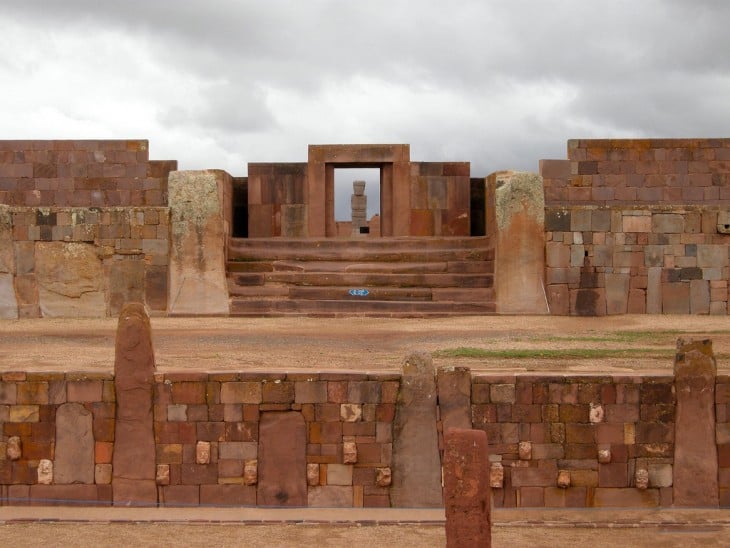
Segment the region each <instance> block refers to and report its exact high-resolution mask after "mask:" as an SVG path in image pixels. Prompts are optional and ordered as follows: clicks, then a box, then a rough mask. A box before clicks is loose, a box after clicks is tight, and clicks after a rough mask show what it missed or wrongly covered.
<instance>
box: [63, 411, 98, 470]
mask: <svg viewBox="0 0 730 548" xmlns="http://www.w3.org/2000/svg"><path fill="white" fill-rule="evenodd" d="M92 422H93V421H92V416H91V411H89V410H88V409H86V408H85V407H84V406H83V405H81V404H80V403H64V404H63V405H61V406H59V407H58V410H57V411H56V450H55V463H54V474H55V479H56V483H60V484H63V483H94V433H93V429H92Z"/></svg>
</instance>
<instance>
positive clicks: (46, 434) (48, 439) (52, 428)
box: [30, 421, 56, 443]
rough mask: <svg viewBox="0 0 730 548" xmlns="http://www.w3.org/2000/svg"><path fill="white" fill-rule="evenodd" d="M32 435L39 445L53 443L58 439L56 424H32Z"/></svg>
mask: <svg viewBox="0 0 730 548" xmlns="http://www.w3.org/2000/svg"><path fill="white" fill-rule="evenodd" d="M30 429H31V435H32V438H33V440H34V441H36V442H37V443H52V442H53V441H55V438H56V425H55V421H54V422H50V421H49V422H36V423H33V424H31V426H30Z"/></svg>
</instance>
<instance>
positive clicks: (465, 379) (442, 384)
mask: <svg viewBox="0 0 730 548" xmlns="http://www.w3.org/2000/svg"><path fill="white" fill-rule="evenodd" d="M436 381H437V385H438V405H439V415H440V416H441V424H442V431H443V432H446V431H447V430H448V429H449V428H463V429H471V370H470V369H469V368H468V367H439V370H438V373H437V374H436Z"/></svg>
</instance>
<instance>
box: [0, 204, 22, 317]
mask: <svg viewBox="0 0 730 548" xmlns="http://www.w3.org/2000/svg"><path fill="white" fill-rule="evenodd" d="M14 274H15V254H14V252H13V217H12V215H11V214H10V208H9V207H8V206H6V205H4V204H0V319H4V320H14V319H16V318H17V317H18V299H17V297H16V296H15V286H14V283H13V278H14Z"/></svg>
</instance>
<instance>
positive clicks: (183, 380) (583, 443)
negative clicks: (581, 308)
mask: <svg viewBox="0 0 730 548" xmlns="http://www.w3.org/2000/svg"><path fill="white" fill-rule="evenodd" d="M458 369H459V368H457V375H462V376H463V375H466V376H465V377H464V378H465V379H466V391H465V392H464V390H449V389H448V388H446V389H445V388H444V383H443V382H442V380H441V379H440V377H441V376H442V375H444V374H449V373H450V372H452V370H453V368H450V369H449V370H448V371H446V373H444V370H439V372H438V376H439V383H438V392H439V396H438V398H439V407H440V419H439V421H438V422H437V423H435V424H434V425H433V428H434V430H438V440H439V447H440V448H441V450H443V439H442V435H441V432H442V431H443V430H444V428H445V427H447V426H450V425H454V424H453V422H454V420H455V419H454V417H455V415H458V414H459V413H462V414H465V416H466V417H467V420H468V421H469V423H468V424H466V425H462V426H467V427H472V426H473V428H475V429H479V430H483V431H485V432H486V434H487V438H488V443H489V452H490V461H491V463H492V464H491V468H492V469H491V475H492V479H491V482H492V496H493V505H494V506H495V507H542V506H544V507H612V506H617V507H667V506H671V505H672V504H673V503H674V502H676V501H674V498H673V489H674V481H675V480H676V479H677V475H678V474H680V471H678V470H677V469H676V466H675V464H674V463H675V455H676V454H677V453H676V452H677V450H678V449H677V448H676V446H675V440H676V439H677V436H678V435H679V434H678V433H676V432H675V417H676V416H677V412H678V411H677V390H678V389H677V388H676V384H675V379H674V378H673V377H672V376H671V375H612V376H611V375H600V374H595V375H581V376H564V375H559V374H550V375H522V374H520V375H494V374H476V373H475V374H471V373H470V372H469V371H468V369H462V370H461V371H458ZM0 379H2V380H1V381H0V504H4V505H7V504H10V505H13V504H29V503H34V502H33V501H35V503H36V504H49V503H52V504H53V503H56V504H64V503H73V501H76V502H85V503H88V504H93V503H101V504H111V501H112V485H111V482H112V474H113V471H112V454H113V450H114V432H115V416H116V413H117V412H118V411H117V410H116V407H115V382H114V377H113V375H111V374H100V373H90V372H77V373H30V372H28V373H25V372H6V373H3V374H2V376H1V377H0ZM462 380H463V379H462ZM713 386H714V389H715V390H714V392H715V395H714V404H715V405H714V412H715V416H716V421H717V423H716V426H715V430H714V438H713V440H712V441H711V443H713V445H716V449H717V463H718V465H719V470H718V471H717V473H716V478H717V482H718V483H717V487H716V488H715V494H716V495H717V498H716V500H719V505H720V506H722V507H730V376H727V375H719V376H717V378H716V380H714V385H713ZM402 389H403V386H402V377H401V375H400V374H398V373H382V374H374V375H366V374H348V373H324V372H323V373H316V372H312V373H297V374H293V373H289V374H272V373H257V372H247V373H235V372H225V373H224V372H221V373H183V372H180V373H175V372H169V373H157V374H155V377H154V400H153V403H154V407H153V412H154V423H153V429H154V441H155V453H156V457H155V463H154V465H155V469H156V472H157V480H156V483H157V486H158V487H157V489H158V501H159V503H160V504H162V505H168V506H175V505H198V504H201V505H233V506H236V505H256V504H258V505H269V504H277V505H278V504H287V503H288V504H293V505H302V506H334V507H352V506H365V507H371V506H389V505H390V504H391V501H394V502H393V505H397V500H398V499H397V498H394V491H393V489H394V487H393V486H394V485H396V484H397V483H398V480H399V479H400V478H398V468H396V467H395V465H394V460H395V459H396V455H394V452H395V451H396V445H395V443H394V441H395V440H394V436H397V432H396V431H395V429H394V417H395V415H396V413H397V407H398V393H399V390H402ZM465 394H466V396H465ZM464 397H466V400H464ZM434 399H435V398H434ZM464 401H466V406H464ZM420 414H421V415H423V413H420ZM292 418H293V419H295V423H296V425H295V428H294V430H293V431H292V430H291V428H292V427H291V419H292ZM693 420H694V421H696V420H697V419H696V417H695V419H693ZM421 424H422V423H420V422H419V428H420V427H421ZM692 428H693V429H694V428H695V427H694V426H693V427H692ZM263 429H268V432H269V433H268V434H266V439H265V440H264V439H263V437H264V436H265V434H264V432H263ZM292 432H294V433H292ZM297 433H298V434H297ZM297 435H299V436H300V439H299V440H298V439H297V438H296V436H297ZM434 436H436V432H434ZM18 442H19V443H18ZM282 444H283V445H282ZM297 444H301V445H299V447H298V448H297ZM16 448H17V449H19V451H18V452H15V453H14V451H16ZM277 448H278V449H277ZM297 449H298V451H297ZM277 451H279V452H281V451H284V452H286V453H287V454H288V453H292V454H295V455H294V456H293V457H292V459H293V460H292V461H291V463H294V464H291V463H290V464H288V465H287V469H294V470H295V475H296V473H298V474H299V476H298V477H295V478H294V479H290V480H288V481H291V482H292V484H293V485H291V486H290V489H288V490H287V491H288V498H287V499H286V500H284V501H281V500H278V501H276V500H272V499H271V498H270V494H267V493H266V492H265V490H264V489H263V487H262V483H265V482H266V481H268V480H266V479H264V475H265V474H266V473H269V474H271V472H265V471H264V468H265V467H266V460H267V457H266V455H271V454H273V453H276V452H277ZM419 451H420V453H422V452H423V449H422V448H421V449H420V450H419ZM711 457H712V452H708V453H707V455H706V458H707V459H710V458H711ZM41 459H47V460H50V461H52V462H53V471H54V474H55V475H54V476H53V478H51V479H48V478H46V479H44V476H43V475H41V478H40V481H39V475H38V468H39V466H40V465H41ZM417 460H418V459H414V461H413V462H411V463H410V464H408V466H409V468H406V469H408V470H410V472H409V473H410V474H414V477H415V480H416V481H417V482H419V483H423V482H424V478H427V477H431V476H433V478H435V480H434V481H436V482H439V481H440V480H439V478H440V475H439V474H440V471H439V470H440V469H439V468H435V469H434V468H433V467H431V468H428V467H427V468H426V469H425V470H423V469H422V470H420V471H416V470H418V469H419V464H417V462H416V461H417ZM693 462H694V463H695V464H694V465H692V466H691V467H690V468H689V469H688V470H685V471H684V477H685V478H687V477H688V475H689V477H692V475H693V474H694V472H695V470H696V468H695V466H696V465H698V463H699V462H700V461H698V460H694V461H693ZM421 468H422V467H421ZM640 470H645V471H646V472H647V473H648V476H647V477H648V484H647V485H644V486H641V487H642V488H639V486H637V478H639V479H638V481H639V482H641V481H642V480H641V474H642V473H643V472H639V473H638V474H637V471H640ZM59 474H62V476H59ZM419 474H420V475H419ZM269 477H270V476H269ZM273 479H274V480H276V479H277V478H273ZM645 479H646V478H645ZM44 481H47V482H50V483H48V484H44V483H42V482H44ZM391 482H392V483H391ZM267 497H268V498H267ZM54 501H55V502H54ZM409 504H413V505H416V506H418V505H423V504H415V503H414V502H413V501H411V502H410V503H409ZM436 505H438V503H436Z"/></svg>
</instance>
